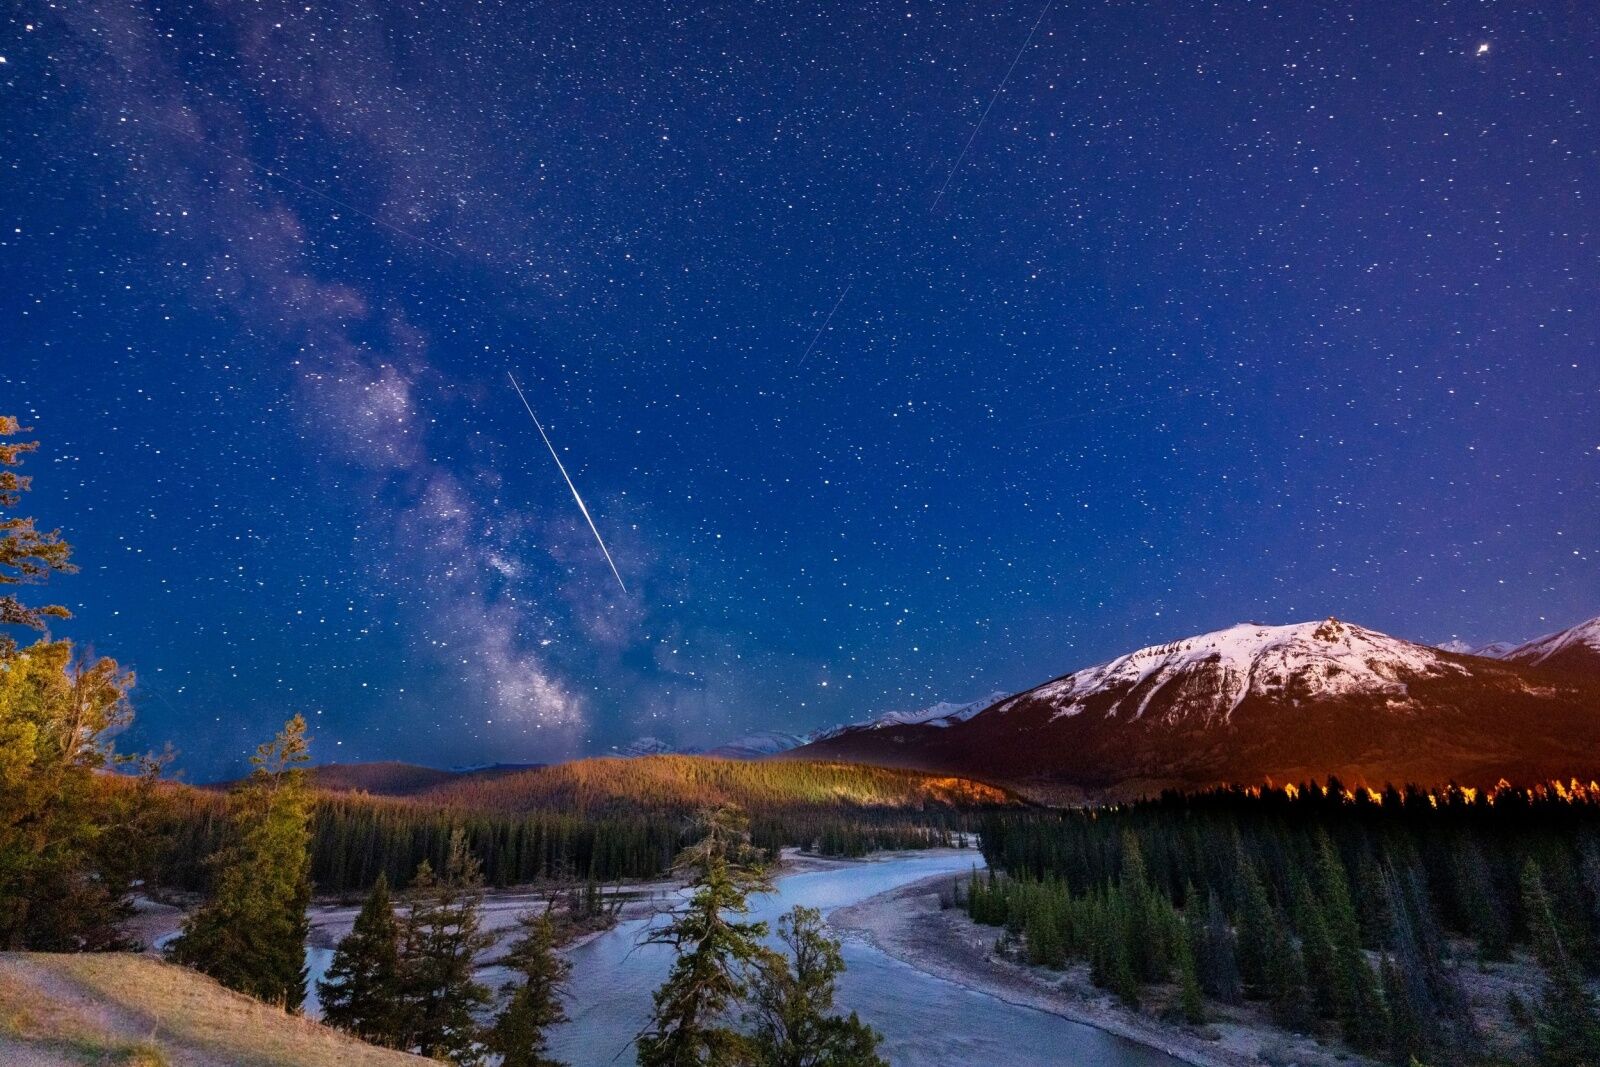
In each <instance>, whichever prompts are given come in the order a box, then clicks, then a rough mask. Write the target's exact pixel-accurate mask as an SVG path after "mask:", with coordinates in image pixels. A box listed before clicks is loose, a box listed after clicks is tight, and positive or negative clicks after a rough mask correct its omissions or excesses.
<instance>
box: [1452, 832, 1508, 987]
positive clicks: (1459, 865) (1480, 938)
mask: <svg viewBox="0 0 1600 1067" xmlns="http://www.w3.org/2000/svg"><path fill="white" fill-rule="evenodd" d="M1454 855H1455V871H1454V873H1455V884H1456V901H1457V907H1458V909H1459V910H1460V911H1461V913H1462V918H1463V919H1464V921H1465V923H1466V927H1467V932H1468V933H1470V934H1472V936H1473V937H1474V938H1475V939H1476V940H1477V942H1478V956H1479V958H1480V959H1483V960H1508V959H1510V958H1511V931H1510V924H1509V923H1508V922H1507V920H1506V909H1505V904H1504V903H1503V902H1502V900H1501V897H1500V890H1499V888H1498V887H1497V886H1496V885H1495V881H1494V876H1493V874H1492V873H1491V872H1490V870H1489V865H1488V864H1487V863H1486V862H1484V859H1483V851H1482V850H1481V849H1480V848H1478V844H1477V842H1476V841H1474V840H1473V839H1472V838H1471V837H1470V836H1467V835H1463V839H1462V840H1461V841H1459V842H1457V844H1456V847H1455V849H1454Z"/></svg>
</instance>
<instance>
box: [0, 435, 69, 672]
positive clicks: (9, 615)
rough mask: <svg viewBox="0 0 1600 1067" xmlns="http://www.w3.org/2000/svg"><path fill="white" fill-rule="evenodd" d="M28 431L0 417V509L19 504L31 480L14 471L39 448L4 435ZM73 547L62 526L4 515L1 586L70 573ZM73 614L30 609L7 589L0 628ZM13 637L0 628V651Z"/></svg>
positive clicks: (8, 648) (0, 521)
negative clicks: (56, 527) (63, 536)
mask: <svg viewBox="0 0 1600 1067" xmlns="http://www.w3.org/2000/svg"><path fill="white" fill-rule="evenodd" d="M25 432H27V431H26V430H25V429H24V428H23V426H22V425H21V424H20V423H19V422H18V421H17V418H16V416H14V415H0V512H3V511H9V510H11V509H12V508H15V507H16V506H17V504H19V503H20V502H21V499H22V494H23V493H25V492H27V491H28V489H29V488H30V487H31V485H32V482H33V479H32V478H30V477H28V476H26V475H21V474H18V473H17V472H16V470H15V468H16V467H18V466H20V465H21V464H22V457H23V456H25V455H27V454H28V453H30V452H33V451H35V450H37V449H38V447H39V442H38V441H27V442H8V441H5V440H3V438H7V437H14V436H16V435H17V434H19V433H25ZM75 570H77V568H76V567H75V566H73V564H72V546H71V545H69V544H68V543H67V542H65V541H63V540H62V539H61V531H60V530H52V531H50V532H48V533H46V532H42V531H40V530H39V528H38V525H37V524H36V523H35V521H34V520H33V519H31V518H28V517H26V516H21V515H8V516H5V517H3V518H0V586H13V585H38V584H40V583H42V582H44V581H47V580H48V579H49V578H50V576H51V575H53V574H71V573H72V572H73V571H75ZM71 617H72V613H71V612H69V611H67V609H66V608H64V607H62V606H61V605H59V604H47V605H44V606H42V607H33V606H30V605H27V604H24V603H22V602H21V601H20V600H18V599H17V598H16V597H15V596H13V595H11V594H9V593H7V594H4V595H0V626H26V627H28V628H29V629H33V630H44V629H46V628H47V626H48V624H49V620H50V619H68V618H71ZM16 647H17V646H16V641H15V639H13V638H11V637H8V636H7V635H6V634H5V633H4V632H0V654H6V653H9V652H12V651H15V650H16Z"/></svg>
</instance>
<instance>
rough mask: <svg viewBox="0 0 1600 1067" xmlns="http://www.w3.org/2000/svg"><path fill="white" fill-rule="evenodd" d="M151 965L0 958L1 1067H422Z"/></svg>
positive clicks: (116, 955)
mask: <svg viewBox="0 0 1600 1067" xmlns="http://www.w3.org/2000/svg"><path fill="white" fill-rule="evenodd" d="M433 1062H434V1061H433V1060H428V1059H424V1058H423V1057H421V1056H412V1055H409V1054H407V1053H404V1052H394V1051H392V1050H389V1049H382V1048H378V1047H376V1046H374V1045H368V1044H366V1043H364V1042H361V1041H358V1040H356V1039H355V1038H353V1037H350V1036H349V1035H347V1034H344V1033H342V1032H340V1031H338V1030H334V1029H332V1028H330V1027H326V1026H323V1025H321V1024H320V1023H314V1022H311V1021H309V1020H307V1019H305V1018H302V1017H300V1016H297V1015H286V1014H284V1013H283V1012H282V1011H280V1010H278V1009H277V1008H272V1007H268V1006H267V1005H265V1004H262V1003H260V1002H258V1001H254V1000H251V999H250V998H249V997H245V996H241V995H240V994H238V993H234V992H231V991H229V990H226V989H224V988H222V986H220V985H218V984H217V983H216V982H214V981H212V980H211V979H210V978H207V977H206V976H205V975H202V974H199V973H197V972H195V971H191V970H188V969H186V968H183V967H178V966H174V965H173V964H170V963H165V962H162V961H161V960H158V959H155V958H153V957H150V956H139V955H134V954H132V953H125V952H97V953H77V954H56V953H33V952H27V953H24V952H0V1063H4V1064H17V1065H19V1067H20V1065H28V1067H69V1065H70V1067H81V1065H82V1064H89V1063H105V1064H125V1065H128V1067H167V1065H169V1064H170V1065H174V1067H177V1065H182V1067H235V1065H238V1064H255V1065H260V1067H268V1065H274V1064H281V1065H283V1067H290V1065H293V1067H422V1065H425V1064H430V1063H433Z"/></svg>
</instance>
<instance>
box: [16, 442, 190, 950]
mask: <svg viewBox="0 0 1600 1067" xmlns="http://www.w3.org/2000/svg"><path fill="white" fill-rule="evenodd" d="M21 432H23V430H22V427H21V426H20V425H19V424H18V422H17V420H16V419H15V418H14V417H12V416H9V415H6V416H0V590H4V589H7V588H9V587H14V586H23V585H38V584H41V583H43V582H45V581H47V580H48V579H49V578H51V577H52V576H53V575H57V574H69V573H71V572H73V571H74V570H76V568H75V567H74V566H73V565H72V563H71V555H72V548H71V546H70V545H68V544H67V542H66V541H63V540H62V539H61V535H60V533H59V532H58V531H54V532H48V533H45V532H41V531H40V530H39V529H38V527H37V525H36V523H35V521H34V520H33V519H31V518H28V517H25V516H19V515H16V514H13V511H14V509H15V508H16V507H17V506H18V504H19V503H20V502H21V498H22V494H23V493H24V492H27V491H28V490H29V488H30V487H31V479H29V478H28V477H26V476H24V475H20V474H18V473H17V471H16V470H15V468H16V467H18V466H19V465H20V464H21V463H22V460H23V457H24V456H26V455H27V454H29V453H31V452H33V451H34V450H35V449H37V448H38V442H37V441H32V442H26V443H15V442H9V441H6V440H5V439H6V438H8V437H12V436H15V435H16V434H18V433H21ZM68 617H69V613H68V611H67V610H66V608H63V607H61V606H59V605H46V606H42V607H34V606H30V605H27V604H24V603H23V602H22V601H21V600H19V599H18V598H17V597H16V596H14V595H12V594H10V593H4V595H0V948H8V949H23V948H31V949H37V950H46V951H55V952H62V951H77V950H83V949H109V948H117V947H121V946H122V938H121V935H120V933H119V931H118V924H119V923H120V921H121V920H122V919H124V918H125V917H126V916H127V915H128V914H129V913H130V911H131V905H130V904H129V899H128V890H129V886H130V884H131V881H132V879H133V878H134V877H137V876H138V875H140V874H142V873H143V872H142V871H140V870H138V866H139V864H138V862H137V861H138V860H140V859H145V858H148V857H149V854H150V847H149V846H150V843H151V840H152V838H151V834H150V830H151V826H150V824H149V821H148V820H147V818H146V814H147V812H148V809H149V808H150V807H151V806H152V805H153V803H154V802H155V801H156V800H157V799H158V798H157V797H156V795H155V793H154V791H153V790H150V789H141V790H138V791H134V790H122V791H116V790H111V789H104V788H100V786H101V784H102V783H101V782H100V781H98V779H99V778H100V777H101V776H100V774H99V772H101V771H104V770H107V769H109V768H111V767H112V766H115V765H118V764H125V763H128V762H131V761H130V760H128V759H126V758H123V757H118V756H116V755H115V754H114V752H113V751H112V748H111V744H110V741H109V738H110V737H111V736H112V735H113V734H114V733H116V732H117V731H118V730H120V729H123V728H125V727H126V726H127V725H128V724H129V723H130V722H131V721H132V718H133V712H132V709H131V707H130V705H129V703H128V692H129V690H130V689H131V688H132V686H133V675H132V674H130V673H128V672H126V671H124V670H122V669H121V668H120V667H118V666H117V664H116V663H115V662H114V661H113V660H110V659H95V658H93V657H84V656H80V655H78V654H77V653H76V652H75V651H74V649H73V646H72V643H71V642H69V641H53V640H50V639H49V637H48V635H47V636H46V637H44V638H42V639H40V640H39V641H37V642H36V643H34V644H33V645H30V646H28V647H26V648H21V647H19V646H18V644H17V641H16V639H15V638H14V637H12V636H11V635H10V634H8V633H6V632H5V628H7V627H25V628H27V629H31V630H37V631H45V630H46V629H47V626H48V623H49V621H50V620H52V619H64V618H68ZM147 769H149V770H151V771H152V773H159V770H160V763H159V761H154V762H150V763H148V764H147ZM113 827H114V828H115V831H116V832H114V833H107V830H108V829H110V828H113Z"/></svg>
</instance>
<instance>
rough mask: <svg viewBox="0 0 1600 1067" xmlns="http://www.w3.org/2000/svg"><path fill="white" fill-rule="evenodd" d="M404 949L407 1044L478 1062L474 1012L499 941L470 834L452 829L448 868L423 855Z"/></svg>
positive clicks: (483, 998)
mask: <svg viewBox="0 0 1600 1067" xmlns="http://www.w3.org/2000/svg"><path fill="white" fill-rule="evenodd" d="M409 895H410V898H411V912H410V914H409V915H407V916H406V921H405V925H404V933H403V939H402V945H403V947H402V950H401V966H400V974H401V990H402V1004H403V1014H404V1019H405V1025H404V1026H403V1028H402V1030H401V1035H402V1037H401V1041H400V1042H399V1043H400V1044H401V1046H402V1047H404V1048H415V1049H416V1050H417V1051H418V1052H420V1053H421V1054H422V1055H424V1056H431V1057H433V1058H435V1059H448V1060H450V1061H451V1062H453V1063H458V1064H460V1063H475V1062H477V1059H478V1057H477V1045H478V1037H479V1034H478V1024H477V1021H476V1019H475V1018H474V1013H475V1012H477V1011H478V1010H479V1009H480V1008H482V1007H483V1006H484V1005H486V1004H488V1003H489V990H488V988H487V987H485V986H484V985H483V984H482V983H480V982H478V981H476V980H474V978H473V969H474V967H475V966H476V963H475V961H476V959H477V956H478V953H480V952H482V951H483V950H484V949H486V948H488V947H489V946H490V945H492V944H494V936H493V935H492V934H488V933H486V932H484V931H483V930H482V925H481V924H482V917H481V909H482V905H483V874H482V871H481V869H480V868H479V866H478V861H477V859H476V857H474V856H473V855H472V853H471V852H470V851H468V849H467V839H466V835H465V834H464V833H463V832H462V831H461V830H460V829H459V828H457V829H454V830H451V831H450V842H449V845H448V847H447V849H446V852H445V862H444V869H443V871H442V872H441V873H440V874H438V875H435V874H434V872H433V866H432V865H431V864H429V863H428V861H427V860H423V861H422V863H421V865H420V866H419V867H418V868H417V875H416V878H415V879H413V881H412V885H411V892H410V894H409Z"/></svg>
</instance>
